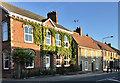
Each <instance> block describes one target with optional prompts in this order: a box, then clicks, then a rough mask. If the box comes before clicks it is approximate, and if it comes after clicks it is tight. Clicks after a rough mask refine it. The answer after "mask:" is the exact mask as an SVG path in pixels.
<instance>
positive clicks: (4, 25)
mask: <svg viewBox="0 0 120 83" xmlns="http://www.w3.org/2000/svg"><path fill="white" fill-rule="evenodd" d="M5 31H8V27H7V22H5V23H4V24H3V32H5Z"/></svg>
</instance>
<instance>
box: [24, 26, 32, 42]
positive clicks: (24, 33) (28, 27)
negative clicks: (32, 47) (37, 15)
mask: <svg viewBox="0 0 120 83" xmlns="http://www.w3.org/2000/svg"><path fill="white" fill-rule="evenodd" d="M25 27H27V28H28V33H26V32H25ZM29 28H31V29H32V31H31V32H32V34H29ZM25 35H28V36H29V35H31V36H32V41H27V40H26V37H25ZM28 40H29V39H28ZM24 41H25V42H26V43H33V28H32V27H31V26H29V25H25V26H24Z"/></svg>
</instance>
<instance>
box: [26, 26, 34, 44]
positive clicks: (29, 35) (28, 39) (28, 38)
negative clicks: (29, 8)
mask: <svg viewBox="0 0 120 83" xmlns="http://www.w3.org/2000/svg"><path fill="white" fill-rule="evenodd" d="M25 42H28V43H33V29H32V27H31V26H28V25H26V26H25Z"/></svg>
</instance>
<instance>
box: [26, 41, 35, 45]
mask: <svg viewBox="0 0 120 83" xmlns="http://www.w3.org/2000/svg"><path fill="white" fill-rule="evenodd" d="M25 43H31V44H32V43H33V42H29V41H25Z"/></svg>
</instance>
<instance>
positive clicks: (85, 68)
mask: <svg viewBox="0 0 120 83" xmlns="http://www.w3.org/2000/svg"><path fill="white" fill-rule="evenodd" d="M86 62H87V69H86ZM87 70H88V61H85V71H87Z"/></svg>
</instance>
